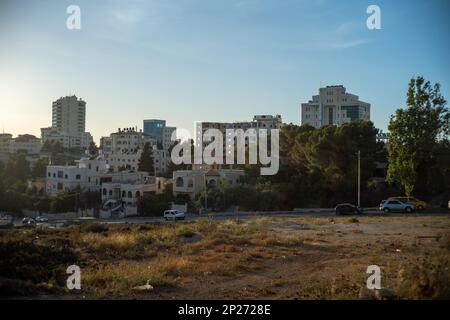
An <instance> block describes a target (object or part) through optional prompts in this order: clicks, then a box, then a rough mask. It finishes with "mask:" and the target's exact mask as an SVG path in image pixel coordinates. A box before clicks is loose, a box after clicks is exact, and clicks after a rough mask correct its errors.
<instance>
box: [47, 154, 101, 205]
mask: <svg viewBox="0 0 450 320" xmlns="http://www.w3.org/2000/svg"><path fill="white" fill-rule="evenodd" d="M106 171H107V167H106V161H105V160H104V159H103V158H101V157H99V158H97V159H94V160H91V159H89V158H83V159H81V160H78V161H76V165H74V166H55V165H50V166H47V174H46V177H47V182H46V191H47V194H49V195H52V196H53V195H57V194H58V193H61V192H64V191H69V190H73V189H76V188H81V189H82V190H85V191H90V192H94V191H100V186H101V182H102V181H101V177H102V174H105V173H106Z"/></svg>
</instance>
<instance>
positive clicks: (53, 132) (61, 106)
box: [41, 95, 93, 148]
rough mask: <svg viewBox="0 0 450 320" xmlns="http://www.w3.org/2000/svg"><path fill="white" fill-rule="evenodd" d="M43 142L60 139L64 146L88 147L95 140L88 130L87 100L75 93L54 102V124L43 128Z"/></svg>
mask: <svg viewBox="0 0 450 320" xmlns="http://www.w3.org/2000/svg"><path fill="white" fill-rule="evenodd" d="M41 138H42V143H45V142H46V141H49V140H53V141H59V142H60V143H61V144H62V145H63V147H64V148H87V147H88V146H89V144H90V143H91V142H92V141H93V139H92V136H91V134H90V133H88V132H86V102H85V101H83V100H82V99H78V98H77V97H76V96H75V95H73V96H67V97H61V98H59V99H58V100H56V101H54V102H53V104H52V126H51V127H48V128H42V129H41Z"/></svg>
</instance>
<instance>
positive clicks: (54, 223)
mask: <svg viewBox="0 0 450 320" xmlns="http://www.w3.org/2000/svg"><path fill="white" fill-rule="evenodd" d="M445 213H447V214H450V211H446V210H442V211H440V212H436V213H427V212H415V213H410V214H407V213H389V214H386V213H383V212H380V211H378V210H376V209H374V208H370V209H365V210H364V213H363V215H365V216H386V215H388V216H395V215H401V216H406V215H409V216H417V215H435V214H438V215H442V214H445ZM299 216H315V217H320V216H335V213H334V211H333V210H332V209H311V210H303V211H274V212H245V213H244V212H239V213H231V212H227V213H213V214H208V215H198V214H191V213H188V214H186V220H185V221H195V220H198V219H210V220H227V219H250V218H254V217H299ZM88 222H98V223H104V224H127V223H129V224H146V223H171V221H165V220H164V219H163V218H162V217H161V216H159V217H158V216H156V217H154V216H149V217H128V218H123V219H108V220H99V219H95V218H79V219H72V220H50V221H49V222H45V223H37V225H36V226H37V227H41V228H51V229H60V228H64V227H66V226H68V225H71V224H79V223H88ZM22 226H23V225H22V222H21V220H20V219H15V220H14V227H22Z"/></svg>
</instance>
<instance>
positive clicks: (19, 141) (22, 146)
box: [9, 134, 42, 155]
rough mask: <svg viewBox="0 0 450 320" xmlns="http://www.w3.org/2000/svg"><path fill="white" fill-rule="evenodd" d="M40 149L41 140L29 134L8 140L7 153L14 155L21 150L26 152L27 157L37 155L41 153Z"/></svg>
mask: <svg viewBox="0 0 450 320" xmlns="http://www.w3.org/2000/svg"><path fill="white" fill-rule="evenodd" d="M41 147H42V144H41V139H39V138H37V137H35V136H33V135H31V134H21V135H19V136H18V137H16V138H14V139H11V140H10V143H9V153H16V152H17V151H19V150H22V151H26V153H27V154H28V155H38V154H39V153H40V152H41Z"/></svg>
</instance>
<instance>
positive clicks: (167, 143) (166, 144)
mask: <svg viewBox="0 0 450 320" xmlns="http://www.w3.org/2000/svg"><path fill="white" fill-rule="evenodd" d="M175 130H177V128H176V127H165V128H164V136H163V146H162V147H163V148H162V150H166V151H168V150H169V149H170V147H171V146H172V145H173V144H174V143H175V141H172V133H173V132H174V131H175Z"/></svg>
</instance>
